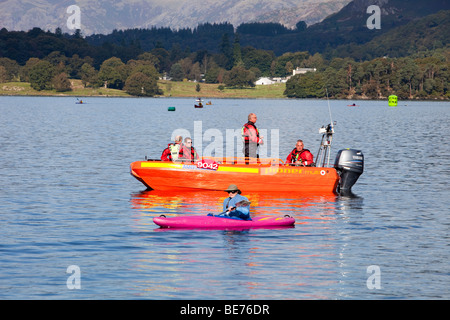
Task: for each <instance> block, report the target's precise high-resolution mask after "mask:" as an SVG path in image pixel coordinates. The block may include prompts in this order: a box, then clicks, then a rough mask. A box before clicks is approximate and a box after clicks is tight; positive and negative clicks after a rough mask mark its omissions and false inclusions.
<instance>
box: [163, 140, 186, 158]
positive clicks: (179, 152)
mask: <svg viewBox="0 0 450 320" xmlns="http://www.w3.org/2000/svg"><path fill="white" fill-rule="evenodd" d="M182 142H183V137H182V136H176V137H175V143H169V144H168V145H167V148H165V149H164V151H163V152H162V154H161V160H162V161H175V160H178V158H180V157H182V156H183V144H182Z"/></svg>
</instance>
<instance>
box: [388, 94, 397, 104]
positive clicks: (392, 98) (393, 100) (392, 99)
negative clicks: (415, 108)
mask: <svg viewBox="0 0 450 320" xmlns="http://www.w3.org/2000/svg"><path fill="white" fill-rule="evenodd" d="M397 104H398V98H397V96H395V95H391V96H389V107H396V106H397Z"/></svg>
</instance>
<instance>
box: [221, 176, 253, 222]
mask: <svg viewBox="0 0 450 320" xmlns="http://www.w3.org/2000/svg"><path fill="white" fill-rule="evenodd" d="M225 192H228V198H226V199H225V200H224V201H223V211H224V214H225V215H227V216H229V217H237V218H239V219H242V220H252V219H251V218H250V205H246V206H239V205H238V206H236V204H238V203H239V202H241V201H247V202H248V199H247V198H246V197H244V196H241V190H239V188H238V187H237V186H236V185H235V184H230V185H229V186H228V188H227V189H226V190H225Z"/></svg>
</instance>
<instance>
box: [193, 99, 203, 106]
mask: <svg viewBox="0 0 450 320" xmlns="http://www.w3.org/2000/svg"><path fill="white" fill-rule="evenodd" d="M195 102H196V104H195V105H194V107H195V108H203V104H202V99H201V98H197V100H195Z"/></svg>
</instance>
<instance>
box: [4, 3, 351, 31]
mask: <svg viewBox="0 0 450 320" xmlns="http://www.w3.org/2000/svg"><path fill="white" fill-rule="evenodd" d="M350 1H351V0H320V1H314V0H227V1H223V2H217V1H215V0H202V1H198V0H165V1H161V0H113V1H107V0H64V1H58V0H6V1H2V2H0V29H1V28H6V29H7V30H10V31H11V30H17V31H27V30H30V29H32V28H34V27H39V28H41V29H42V30H50V31H54V30H55V29H56V28H61V29H62V31H63V32H69V31H71V30H69V29H68V27H67V20H68V18H69V17H70V14H69V13H67V8H68V7H69V6H70V5H77V6H78V7H79V8H80V11H81V14H80V17H81V32H82V34H84V35H90V34H108V33H111V32H112V31H113V30H124V29H132V28H151V27H170V28H172V29H182V28H194V27H196V26H197V25H198V24H201V23H219V22H230V23H231V24H233V25H235V26H237V25H239V24H241V23H244V22H278V23H281V24H283V25H285V26H286V27H288V28H295V25H296V23H297V22H299V21H305V22H306V23H307V24H308V25H311V24H314V23H317V22H319V21H321V20H323V19H324V18H326V17H327V16H328V15H330V14H332V13H334V12H336V11H339V10H340V9H341V8H342V7H343V6H344V5H346V4H348V3H349V2H350Z"/></svg>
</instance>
